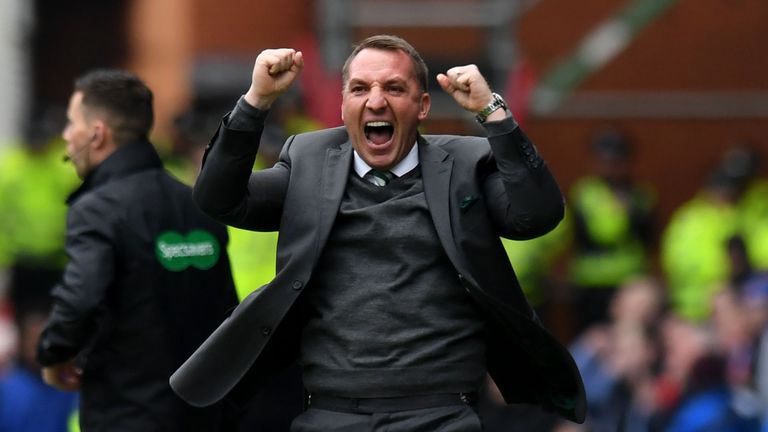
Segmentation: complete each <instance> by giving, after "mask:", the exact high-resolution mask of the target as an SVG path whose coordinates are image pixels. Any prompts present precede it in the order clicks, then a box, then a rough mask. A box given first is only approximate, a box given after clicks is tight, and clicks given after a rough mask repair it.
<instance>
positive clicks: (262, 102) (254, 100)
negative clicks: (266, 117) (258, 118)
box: [243, 88, 275, 111]
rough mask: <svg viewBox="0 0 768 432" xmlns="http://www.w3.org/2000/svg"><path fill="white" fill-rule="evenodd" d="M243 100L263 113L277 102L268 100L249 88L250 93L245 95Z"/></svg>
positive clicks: (272, 99) (271, 99)
mask: <svg viewBox="0 0 768 432" xmlns="http://www.w3.org/2000/svg"><path fill="white" fill-rule="evenodd" d="M243 99H244V100H245V102H246V103H247V104H248V105H250V106H252V107H254V108H256V109H259V110H261V111H267V110H268V109H269V107H271V106H272V103H273V102H274V101H275V99H274V98H266V97H264V96H261V95H259V94H257V93H256V92H255V91H253V89H251V88H249V89H248V92H246V93H245V95H243Z"/></svg>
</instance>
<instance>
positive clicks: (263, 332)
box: [261, 327, 272, 336]
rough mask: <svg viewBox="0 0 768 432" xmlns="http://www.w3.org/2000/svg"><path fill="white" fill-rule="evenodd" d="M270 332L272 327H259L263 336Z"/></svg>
mask: <svg viewBox="0 0 768 432" xmlns="http://www.w3.org/2000/svg"><path fill="white" fill-rule="evenodd" d="M270 333H272V329H271V328H269V327H262V328H261V334H263V335H264V336H269V334H270Z"/></svg>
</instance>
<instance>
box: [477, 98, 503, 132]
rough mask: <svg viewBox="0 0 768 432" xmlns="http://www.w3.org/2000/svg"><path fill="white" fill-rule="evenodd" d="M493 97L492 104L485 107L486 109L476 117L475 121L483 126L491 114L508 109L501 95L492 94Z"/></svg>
mask: <svg viewBox="0 0 768 432" xmlns="http://www.w3.org/2000/svg"><path fill="white" fill-rule="evenodd" d="M491 96H493V99H492V100H491V103H489V104H488V105H486V106H485V108H483V109H482V111H480V112H479V113H477V115H476V116H475V119H476V120H477V122H478V123H480V124H483V123H485V120H486V119H487V118H488V116H489V115H491V113H493V112H494V111H496V110H497V109H499V108H503V109H507V103H506V102H504V99H502V98H501V95H500V94H498V93H491Z"/></svg>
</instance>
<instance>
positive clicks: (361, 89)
mask: <svg viewBox="0 0 768 432" xmlns="http://www.w3.org/2000/svg"><path fill="white" fill-rule="evenodd" d="M365 91H366V88H365V86H363V85H359V84H357V85H353V86H352V87H350V89H349V92H350V93H352V94H353V95H361V94H363V93H365Z"/></svg>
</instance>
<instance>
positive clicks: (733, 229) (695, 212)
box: [660, 154, 752, 321]
mask: <svg viewBox="0 0 768 432" xmlns="http://www.w3.org/2000/svg"><path fill="white" fill-rule="evenodd" d="M751 175H752V172H751V171H750V170H746V169H734V164H733V163H732V160H731V159H730V158H729V155H728V154H726V155H725V157H724V159H723V161H722V163H720V165H719V166H718V167H717V169H715V170H714V172H713V173H712V174H711V175H710V177H709V178H708V179H707V182H706V183H705V184H704V186H703V188H702V189H701V190H700V191H699V192H698V193H697V194H696V196H695V197H694V198H693V199H691V200H690V201H688V202H686V203H684V204H683V205H682V206H681V207H680V208H678V209H677V210H676V211H675V212H674V213H673V214H672V217H671V219H670V222H669V224H668V225H667V227H666V229H665V230H664V232H663V234H662V241H661V251H660V252H661V261H662V267H663V270H664V275H665V277H666V280H667V284H668V287H669V294H670V298H671V302H672V306H673V308H674V309H675V311H676V312H677V313H678V314H680V315H681V316H682V317H685V318H687V319H692V320H698V321H701V320H704V319H706V318H707V317H709V314H710V312H711V309H710V305H711V303H712V300H713V296H714V294H715V293H716V292H717V291H719V290H720V289H721V288H722V287H723V286H724V285H725V284H727V283H728V282H729V281H732V280H738V279H739V278H742V277H744V275H745V274H746V273H748V272H749V271H750V265H749V263H748V261H747V260H746V255H745V252H744V249H743V247H744V246H743V245H744V243H743V238H742V237H740V233H741V225H740V214H739V207H738V203H739V199H740V198H741V197H742V193H743V192H744V188H745V186H746V184H747V182H748V181H749V179H750V177H751ZM740 248H741V249H740Z"/></svg>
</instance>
